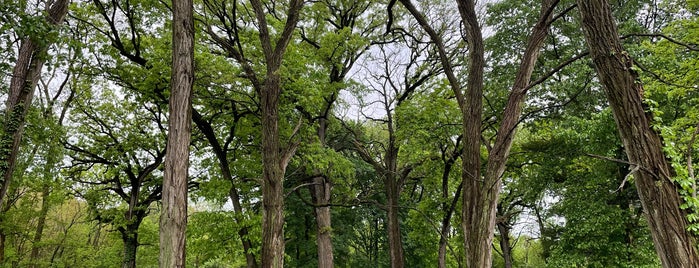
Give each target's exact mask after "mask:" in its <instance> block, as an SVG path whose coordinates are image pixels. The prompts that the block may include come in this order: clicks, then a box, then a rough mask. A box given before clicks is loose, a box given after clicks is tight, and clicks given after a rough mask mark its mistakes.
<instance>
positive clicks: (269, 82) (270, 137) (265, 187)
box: [208, 0, 304, 267]
mask: <svg viewBox="0 0 699 268" xmlns="http://www.w3.org/2000/svg"><path fill="white" fill-rule="evenodd" d="M250 5H251V6H252V10H253V12H254V21H255V24H256V25H257V27H258V29H257V30H258V40H259V42H260V43H259V46H260V47H261V51H260V52H261V55H262V58H263V59H262V60H261V62H263V63H264V70H265V71H264V74H261V73H259V72H258V71H256V70H255V69H254V68H253V66H252V65H251V62H250V59H248V58H246V55H247V54H246V52H245V51H243V50H242V49H243V47H242V45H241V40H240V37H241V36H239V31H238V29H239V28H238V25H237V22H233V24H234V25H232V30H234V31H233V32H226V37H221V36H219V34H218V33H216V32H214V31H213V29H211V28H210V29H208V34H209V36H210V37H211V38H212V39H213V40H214V42H216V43H217V44H218V45H219V46H221V47H222V48H223V49H224V50H225V51H226V53H227V54H228V55H230V56H231V57H232V58H233V59H234V60H236V61H237V62H238V64H240V65H241V66H242V68H243V70H244V72H245V75H246V77H247V78H248V79H249V80H250V82H251V84H252V86H253V88H254V89H255V92H256V93H257V94H258V96H259V105H260V106H259V107H260V113H261V129H262V146H261V147H262V203H263V210H262V267H283V266H284V173H285V171H286V167H287V165H288V163H289V160H290V159H291V157H292V156H293V155H294V152H295V150H296V147H297V146H298V143H296V142H291V141H290V142H289V144H287V145H286V146H283V145H282V144H281V143H280V137H279V99H280V96H281V92H282V74H281V72H282V70H280V67H281V66H282V60H283V57H284V54H285V51H286V49H287V46H288V45H289V42H290V41H291V39H292V37H293V33H294V31H295V29H296V24H297V23H298V21H299V18H300V15H301V8H302V7H303V5H304V2H303V1H300V0H291V1H289V2H288V6H286V7H287V8H288V9H287V11H286V18H285V21H284V22H283V26H282V29H281V31H279V30H276V31H274V35H273V34H272V33H271V31H270V28H269V25H270V21H268V18H267V15H266V14H267V13H271V14H275V16H273V17H274V18H275V19H279V20H281V19H280V17H279V15H280V14H278V13H279V11H278V10H277V9H275V7H276V6H275V5H272V6H271V7H270V6H267V5H263V3H262V2H261V1H259V0H251V1H250ZM237 8H238V7H237V6H236V7H234V9H233V11H234V12H233V13H232V17H227V16H226V17H223V18H224V22H226V21H228V20H231V21H236V20H237V19H238V18H237V17H236V16H239V14H237V12H236V11H237ZM277 22H278V21H276V20H275V24H276V23H277ZM275 35H278V37H276V38H274V37H275ZM226 38H228V39H226ZM275 39H276V40H275ZM294 132H296V131H294ZM292 136H293V135H292Z"/></svg>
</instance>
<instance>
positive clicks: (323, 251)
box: [311, 176, 334, 268]
mask: <svg viewBox="0 0 699 268" xmlns="http://www.w3.org/2000/svg"><path fill="white" fill-rule="evenodd" d="M331 189H332V185H331V183H330V181H328V180H327V179H326V178H325V177H322V176H318V177H315V178H313V186H312V190H311V198H312V201H313V204H314V205H315V207H314V208H313V212H314V214H315V218H316V243H317V244H318V245H317V246H318V268H332V267H334V260H333V244H332V224H331V218H330V206H329V204H330V194H331Z"/></svg>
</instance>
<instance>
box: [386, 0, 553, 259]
mask: <svg viewBox="0 0 699 268" xmlns="http://www.w3.org/2000/svg"><path fill="white" fill-rule="evenodd" d="M400 1H401V3H403V5H404V6H406V8H407V9H408V11H409V12H410V13H411V14H412V15H413V17H415V19H416V20H417V21H418V23H419V24H420V26H421V27H422V28H423V29H424V30H425V31H426V32H427V34H428V35H429V36H430V39H432V41H433V42H434V43H435V45H436V46H437V51H438V52H439V54H440V61H441V62H442V65H443V67H444V72H445V75H446V76H447V79H448V81H449V84H450V86H451V88H452V91H453V92H454V95H455V96H456V99H457V101H458V104H459V108H460V109H461V113H462V128H463V129H462V131H463V139H464V147H463V152H462V158H461V159H462V179H463V195H464V198H463V205H462V223H461V227H462V229H463V232H464V246H465V251H466V266H467V267H470V268H480V267H490V266H491V265H492V248H491V245H492V242H493V235H494V231H495V215H496V207H497V202H498V198H499V195H500V184H501V181H500V177H501V176H502V174H503V173H504V170H505V163H506V161H507V158H508V156H509V151H510V148H511V146H512V140H513V138H514V132H515V128H516V126H517V123H518V119H519V116H520V114H521V106H522V102H523V101H524V97H525V96H526V93H527V90H528V85H529V80H530V78H531V73H532V71H533V68H534V65H535V63H536V59H537V57H538V54H539V49H540V47H541V46H542V44H543V42H544V39H545V37H546V35H547V28H548V25H549V24H550V21H549V20H550V18H551V13H552V10H553V7H554V6H555V4H557V3H558V1H557V0H544V1H542V5H541V7H542V8H541V10H542V12H541V16H540V17H539V21H538V22H537V24H536V25H535V26H534V29H533V30H532V33H531V35H530V36H529V40H528V42H527V47H526V48H525V51H524V55H523V57H522V62H521V63H520V67H519V69H518V71H517V75H516V78H515V82H514V85H513V87H512V91H511V93H510V96H509V98H508V104H507V106H506V108H505V111H503V116H502V118H503V119H502V122H501V125H500V128H499V129H498V132H497V138H496V141H495V144H494V145H493V148H492V150H491V151H490V152H489V155H488V163H487V167H486V172H485V176H482V175H481V119H482V118H481V117H482V113H483V100H482V98H483V71H484V68H485V57H484V46H483V35H482V32H481V28H480V24H479V22H478V16H477V13H476V7H475V1H473V0H457V1H456V2H457V6H458V10H459V14H460V16H461V20H462V24H463V26H464V29H465V35H464V38H465V39H466V40H465V41H466V43H467V44H468V49H469V61H468V65H469V68H468V69H469V72H468V79H467V81H466V92H465V93H466V94H464V93H463V92H462V88H461V84H460V82H459V80H458V79H457V78H456V75H455V74H454V71H453V68H452V64H451V62H450V60H449V56H448V55H447V53H446V49H445V46H444V42H443V41H442V38H441V36H439V34H437V32H436V31H435V30H434V29H433V28H432V27H431V26H430V25H429V23H428V22H427V20H426V19H425V18H424V15H422V14H421V13H419V12H418V11H417V9H416V8H415V7H414V6H413V5H412V3H411V2H410V1H409V0H400Z"/></svg>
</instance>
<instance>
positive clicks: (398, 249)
mask: <svg viewBox="0 0 699 268" xmlns="http://www.w3.org/2000/svg"><path fill="white" fill-rule="evenodd" d="M390 172H391V171H389V173H390ZM385 177H386V179H385V180H386V210H387V211H386V213H387V214H388V230H387V231H388V248H389V256H390V259H391V268H402V267H405V257H404V253H403V238H402V236H401V233H400V215H398V212H399V206H398V201H399V199H400V186H399V185H397V181H396V178H395V175H392V174H385Z"/></svg>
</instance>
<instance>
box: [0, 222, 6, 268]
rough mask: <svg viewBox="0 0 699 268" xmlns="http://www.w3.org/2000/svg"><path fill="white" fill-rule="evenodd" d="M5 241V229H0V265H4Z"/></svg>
mask: <svg viewBox="0 0 699 268" xmlns="http://www.w3.org/2000/svg"><path fill="white" fill-rule="evenodd" d="M6 240H7V234H5V228H2V227H0V264H4V263H5V242H6Z"/></svg>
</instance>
